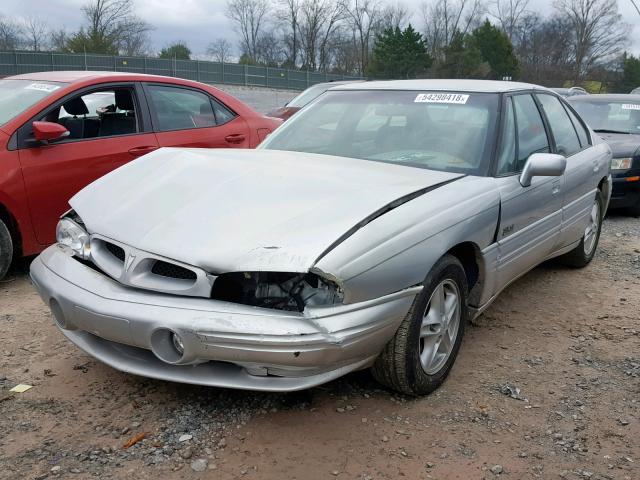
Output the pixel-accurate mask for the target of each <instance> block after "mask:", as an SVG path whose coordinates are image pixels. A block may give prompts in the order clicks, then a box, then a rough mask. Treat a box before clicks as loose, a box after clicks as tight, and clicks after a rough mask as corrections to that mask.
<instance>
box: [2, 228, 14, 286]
mask: <svg viewBox="0 0 640 480" xmlns="http://www.w3.org/2000/svg"><path fill="white" fill-rule="evenodd" d="M12 259H13V241H12V240H11V234H10V233H9V229H8V228H7V226H6V225H5V224H4V222H3V221H2V220H0V280H2V279H3V278H4V276H5V275H6V274H7V272H8V271H9V267H10V266H11V260H12Z"/></svg>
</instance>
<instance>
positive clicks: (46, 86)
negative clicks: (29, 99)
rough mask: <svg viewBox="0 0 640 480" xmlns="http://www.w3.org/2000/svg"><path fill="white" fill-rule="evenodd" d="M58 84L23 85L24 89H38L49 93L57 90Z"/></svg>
mask: <svg viewBox="0 0 640 480" xmlns="http://www.w3.org/2000/svg"><path fill="white" fill-rule="evenodd" d="M59 88H60V86H58V85H50V84H47V83H32V84H30V85H27V86H26V87H24V89H25V90H39V91H41V92H47V93H51V92H53V91H55V90H58V89H59Z"/></svg>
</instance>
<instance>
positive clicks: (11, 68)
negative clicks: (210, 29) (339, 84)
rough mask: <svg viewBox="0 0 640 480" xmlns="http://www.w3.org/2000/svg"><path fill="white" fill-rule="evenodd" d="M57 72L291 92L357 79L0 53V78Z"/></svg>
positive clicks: (193, 63)
mask: <svg viewBox="0 0 640 480" xmlns="http://www.w3.org/2000/svg"><path fill="white" fill-rule="evenodd" d="M58 70H100V71H110V72H131V73H148V74H152V75H167V76H170V77H179V78H187V79H190V80H197V81H199V82H204V83H227V84H231V85H246V86H255V87H269V88H284V89H292V90H304V89H305V88H307V87H309V86H311V85H314V84H316V83H321V82H329V81H332V80H334V81H335V80H352V79H354V80H355V79H357V77H349V76H345V75H334V74H331V73H320V72H309V71H304V70H288V69H285V68H272V67H258V66H253V65H238V64H237V63H219V62H207V61H203V60H174V59H164V58H151V57H126V56H119V55H117V56H112V55H89V54H87V55H84V54H73V53H51V52H23V51H14V52H0V77H6V76H9V75H19V74H22V73H31V72H42V71H58Z"/></svg>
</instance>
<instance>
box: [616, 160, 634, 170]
mask: <svg viewBox="0 0 640 480" xmlns="http://www.w3.org/2000/svg"><path fill="white" fill-rule="evenodd" d="M632 162H633V158H612V159H611V170H627V169H629V168H631V163H632Z"/></svg>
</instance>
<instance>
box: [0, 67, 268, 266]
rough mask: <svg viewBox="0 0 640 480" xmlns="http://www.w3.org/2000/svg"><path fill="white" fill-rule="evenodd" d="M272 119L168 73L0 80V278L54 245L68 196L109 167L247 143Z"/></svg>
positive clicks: (259, 135) (251, 143)
mask: <svg viewBox="0 0 640 480" xmlns="http://www.w3.org/2000/svg"><path fill="white" fill-rule="evenodd" d="M280 123H281V121H280V120H277V119H273V118H268V117H265V116H263V115H261V114H259V113H257V112H255V111H254V110H252V109H251V108H249V107H247V106H246V105H244V104H243V103H241V102H240V101H238V100H237V99H235V98H233V97H232V96H230V95H227V94H226V93H224V92H222V91H220V90H218V89H216V88H214V87H211V86H209V85H205V84H202V83H198V82H192V81H189V80H182V79H177V78H169V77H161V76H154V75H138V74H128V73H107V72H104V73H103V72H45V73H32V74H28V75H18V76H14V77H8V78H5V79H2V80H0V278H2V277H3V276H4V275H5V273H6V272H7V270H8V268H9V265H10V263H11V259H12V257H13V256H15V255H24V256H26V255H34V254H37V253H39V252H40V251H41V250H43V249H44V248H45V247H46V246H47V245H49V244H51V243H53V242H54V241H55V228H56V223H57V222H58V217H59V216H60V215H61V214H62V213H64V212H65V211H66V210H68V208H69V206H68V203H67V202H68V200H69V198H71V197H72V196H73V195H74V194H75V193H76V192H78V191H79V190H80V189H82V188H83V187H84V186H85V185H87V184H89V183H91V182H92V181H94V180H96V179H97V178H99V177H101V176H103V175H104V174H106V173H108V172H110V171H111V170H113V169H115V168H118V167H119V166H121V165H122V164H124V163H127V162H129V161H131V160H133V159H134V158H136V157H139V156H141V155H144V154H145V153H148V152H150V151H152V150H155V149H157V148H159V147H201V148H224V147H238V148H253V147H255V146H257V145H258V144H259V143H260V142H261V141H262V140H263V139H264V138H265V137H266V136H267V135H268V134H269V133H270V132H271V131H273V130H274V129H275V128H277V127H278V125H280ZM150 175H154V176H155V175H162V172H161V171H156V172H150ZM141 187H142V186H140V185H139V186H138V188H141ZM119 201H120V202H126V198H122V199H120V200H119ZM113 208H118V202H114V205H113Z"/></svg>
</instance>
